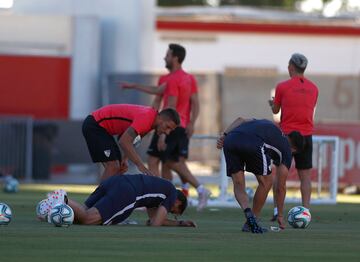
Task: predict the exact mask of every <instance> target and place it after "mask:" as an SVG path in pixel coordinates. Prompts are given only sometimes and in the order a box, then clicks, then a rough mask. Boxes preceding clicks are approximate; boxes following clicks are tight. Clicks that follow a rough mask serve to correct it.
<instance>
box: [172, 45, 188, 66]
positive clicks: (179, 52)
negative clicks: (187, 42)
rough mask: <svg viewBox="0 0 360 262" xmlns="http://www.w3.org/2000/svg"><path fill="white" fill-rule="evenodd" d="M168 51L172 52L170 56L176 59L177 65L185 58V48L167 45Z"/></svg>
mask: <svg viewBox="0 0 360 262" xmlns="http://www.w3.org/2000/svg"><path fill="white" fill-rule="evenodd" d="M169 49H170V50H171V51H172V55H173V56H176V57H177V58H178V61H179V64H181V63H182V62H183V61H184V59H185V56H186V50H185V47H183V46H181V45H179V44H169Z"/></svg>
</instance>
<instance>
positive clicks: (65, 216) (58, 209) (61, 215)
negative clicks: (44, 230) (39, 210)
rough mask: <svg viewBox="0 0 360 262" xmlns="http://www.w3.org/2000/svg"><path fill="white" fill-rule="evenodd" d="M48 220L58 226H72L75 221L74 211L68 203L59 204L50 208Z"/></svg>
mask: <svg viewBox="0 0 360 262" xmlns="http://www.w3.org/2000/svg"><path fill="white" fill-rule="evenodd" d="M48 222H49V223H52V224H54V225H55V226H57V227H64V226H70V225H72V223H73V222H74V211H73V210H72V208H71V207H70V206H68V205H66V204H57V205H55V206H54V207H53V208H52V209H51V210H50V212H49V214H48Z"/></svg>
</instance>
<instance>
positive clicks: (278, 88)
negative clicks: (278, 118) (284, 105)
mask: <svg viewBox="0 0 360 262" xmlns="http://www.w3.org/2000/svg"><path fill="white" fill-rule="evenodd" d="M281 99H282V88H281V86H280V85H277V86H276V89H275V98H274V104H275V105H281Z"/></svg>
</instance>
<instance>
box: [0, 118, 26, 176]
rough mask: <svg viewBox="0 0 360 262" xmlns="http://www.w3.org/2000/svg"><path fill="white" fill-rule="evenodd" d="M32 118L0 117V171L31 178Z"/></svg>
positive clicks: (4, 173)
mask: <svg viewBox="0 0 360 262" xmlns="http://www.w3.org/2000/svg"><path fill="white" fill-rule="evenodd" d="M32 143H33V119H32V118H30V117H23V118H19V117H4V116H1V117H0V173H1V174H2V175H8V174H10V175H13V176H14V177H17V178H22V179H25V180H31V178H32V164H33V162H32V161H33V157H32V153H33V147H32Z"/></svg>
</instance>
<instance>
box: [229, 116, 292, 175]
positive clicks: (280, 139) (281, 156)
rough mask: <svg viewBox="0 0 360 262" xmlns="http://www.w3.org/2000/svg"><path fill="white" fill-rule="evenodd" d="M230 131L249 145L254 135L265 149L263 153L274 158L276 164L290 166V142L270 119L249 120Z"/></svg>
mask: <svg viewBox="0 0 360 262" xmlns="http://www.w3.org/2000/svg"><path fill="white" fill-rule="evenodd" d="M232 133H238V135H239V137H240V138H243V139H246V140H248V141H247V143H248V144H249V145H252V144H254V142H253V141H252V137H256V138H255V139H256V140H258V139H259V138H260V140H261V141H262V143H263V146H264V148H265V149H266V150H265V151H266V152H265V153H266V154H268V155H269V156H270V158H271V159H273V160H274V162H275V164H276V165H279V164H280V163H283V164H285V166H287V167H288V168H289V167H290V164H291V149H290V144H289V142H288V140H287V138H286V137H285V135H284V134H283V133H282V132H281V130H280V129H279V128H278V127H277V126H276V125H275V124H274V123H272V122H271V121H269V120H267V119H259V120H257V119H253V120H249V121H247V122H244V123H242V124H241V125H240V126H238V127H236V128H235V129H233V130H232V131H231V132H229V135H231V134H232ZM242 134H244V135H242ZM254 141H255V140H254Z"/></svg>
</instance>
